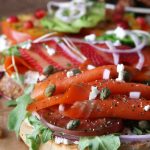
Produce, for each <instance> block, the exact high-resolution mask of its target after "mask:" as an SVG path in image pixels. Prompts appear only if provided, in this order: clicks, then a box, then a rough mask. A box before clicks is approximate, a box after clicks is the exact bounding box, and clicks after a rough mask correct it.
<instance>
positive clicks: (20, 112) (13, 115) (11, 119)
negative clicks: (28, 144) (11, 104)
mask: <svg viewBox="0 0 150 150" xmlns="http://www.w3.org/2000/svg"><path fill="white" fill-rule="evenodd" d="M16 102H17V106H16V107H15V108H14V109H13V110H12V111H11V112H10V114H9V116H8V129H9V130H11V131H15V132H16V134H17V135H18V133H19V130H20V126H21V123H22V121H23V120H24V118H25V117H26V115H27V111H26V107H27V106H28V104H29V103H30V102H31V98H30V95H29V94H24V95H23V96H21V97H19V98H17V100H16Z"/></svg>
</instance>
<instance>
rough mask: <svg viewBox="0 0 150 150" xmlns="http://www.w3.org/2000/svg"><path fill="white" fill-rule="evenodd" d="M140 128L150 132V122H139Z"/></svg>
mask: <svg viewBox="0 0 150 150" xmlns="http://www.w3.org/2000/svg"><path fill="white" fill-rule="evenodd" d="M138 126H139V128H140V129H142V130H149V129H150V122H149V121H139V123H138Z"/></svg>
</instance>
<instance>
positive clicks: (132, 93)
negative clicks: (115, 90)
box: [129, 92, 141, 99]
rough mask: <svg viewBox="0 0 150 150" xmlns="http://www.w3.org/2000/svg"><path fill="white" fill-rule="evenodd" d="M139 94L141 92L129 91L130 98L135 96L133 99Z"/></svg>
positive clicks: (138, 96)
mask: <svg viewBox="0 0 150 150" xmlns="http://www.w3.org/2000/svg"><path fill="white" fill-rule="evenodd" d="M140 95H141V92H130V93H129V97H130V98H135V99H138V98H140Z"/></svg>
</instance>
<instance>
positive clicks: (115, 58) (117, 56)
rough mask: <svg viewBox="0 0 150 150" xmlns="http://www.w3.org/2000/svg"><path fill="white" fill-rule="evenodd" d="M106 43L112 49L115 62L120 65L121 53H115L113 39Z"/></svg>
mask: <svg viewBox="0 0 150 150" xmlns="http://www.w3.org/2000/svg"><path fill="white" fill-rule="evenodd" d="M106 45H107V46H108V48H109V49H110V50H112V55H113V58H114V64H115V65H118V63H119V54H116V53H114V51H115V50H116V48H115V47H114V46H113V43H112V42H111V41H106Z"/></svg>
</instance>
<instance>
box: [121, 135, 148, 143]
mask: <svg viewBox="0 0 150 150" xmlns="http://www.w3.org/2000/svg"><path fill="white" fill-rule="evenodd" d="M120 140H121V142H142V141H150V134H145V135H121V136H120Z"/></svg>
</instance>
